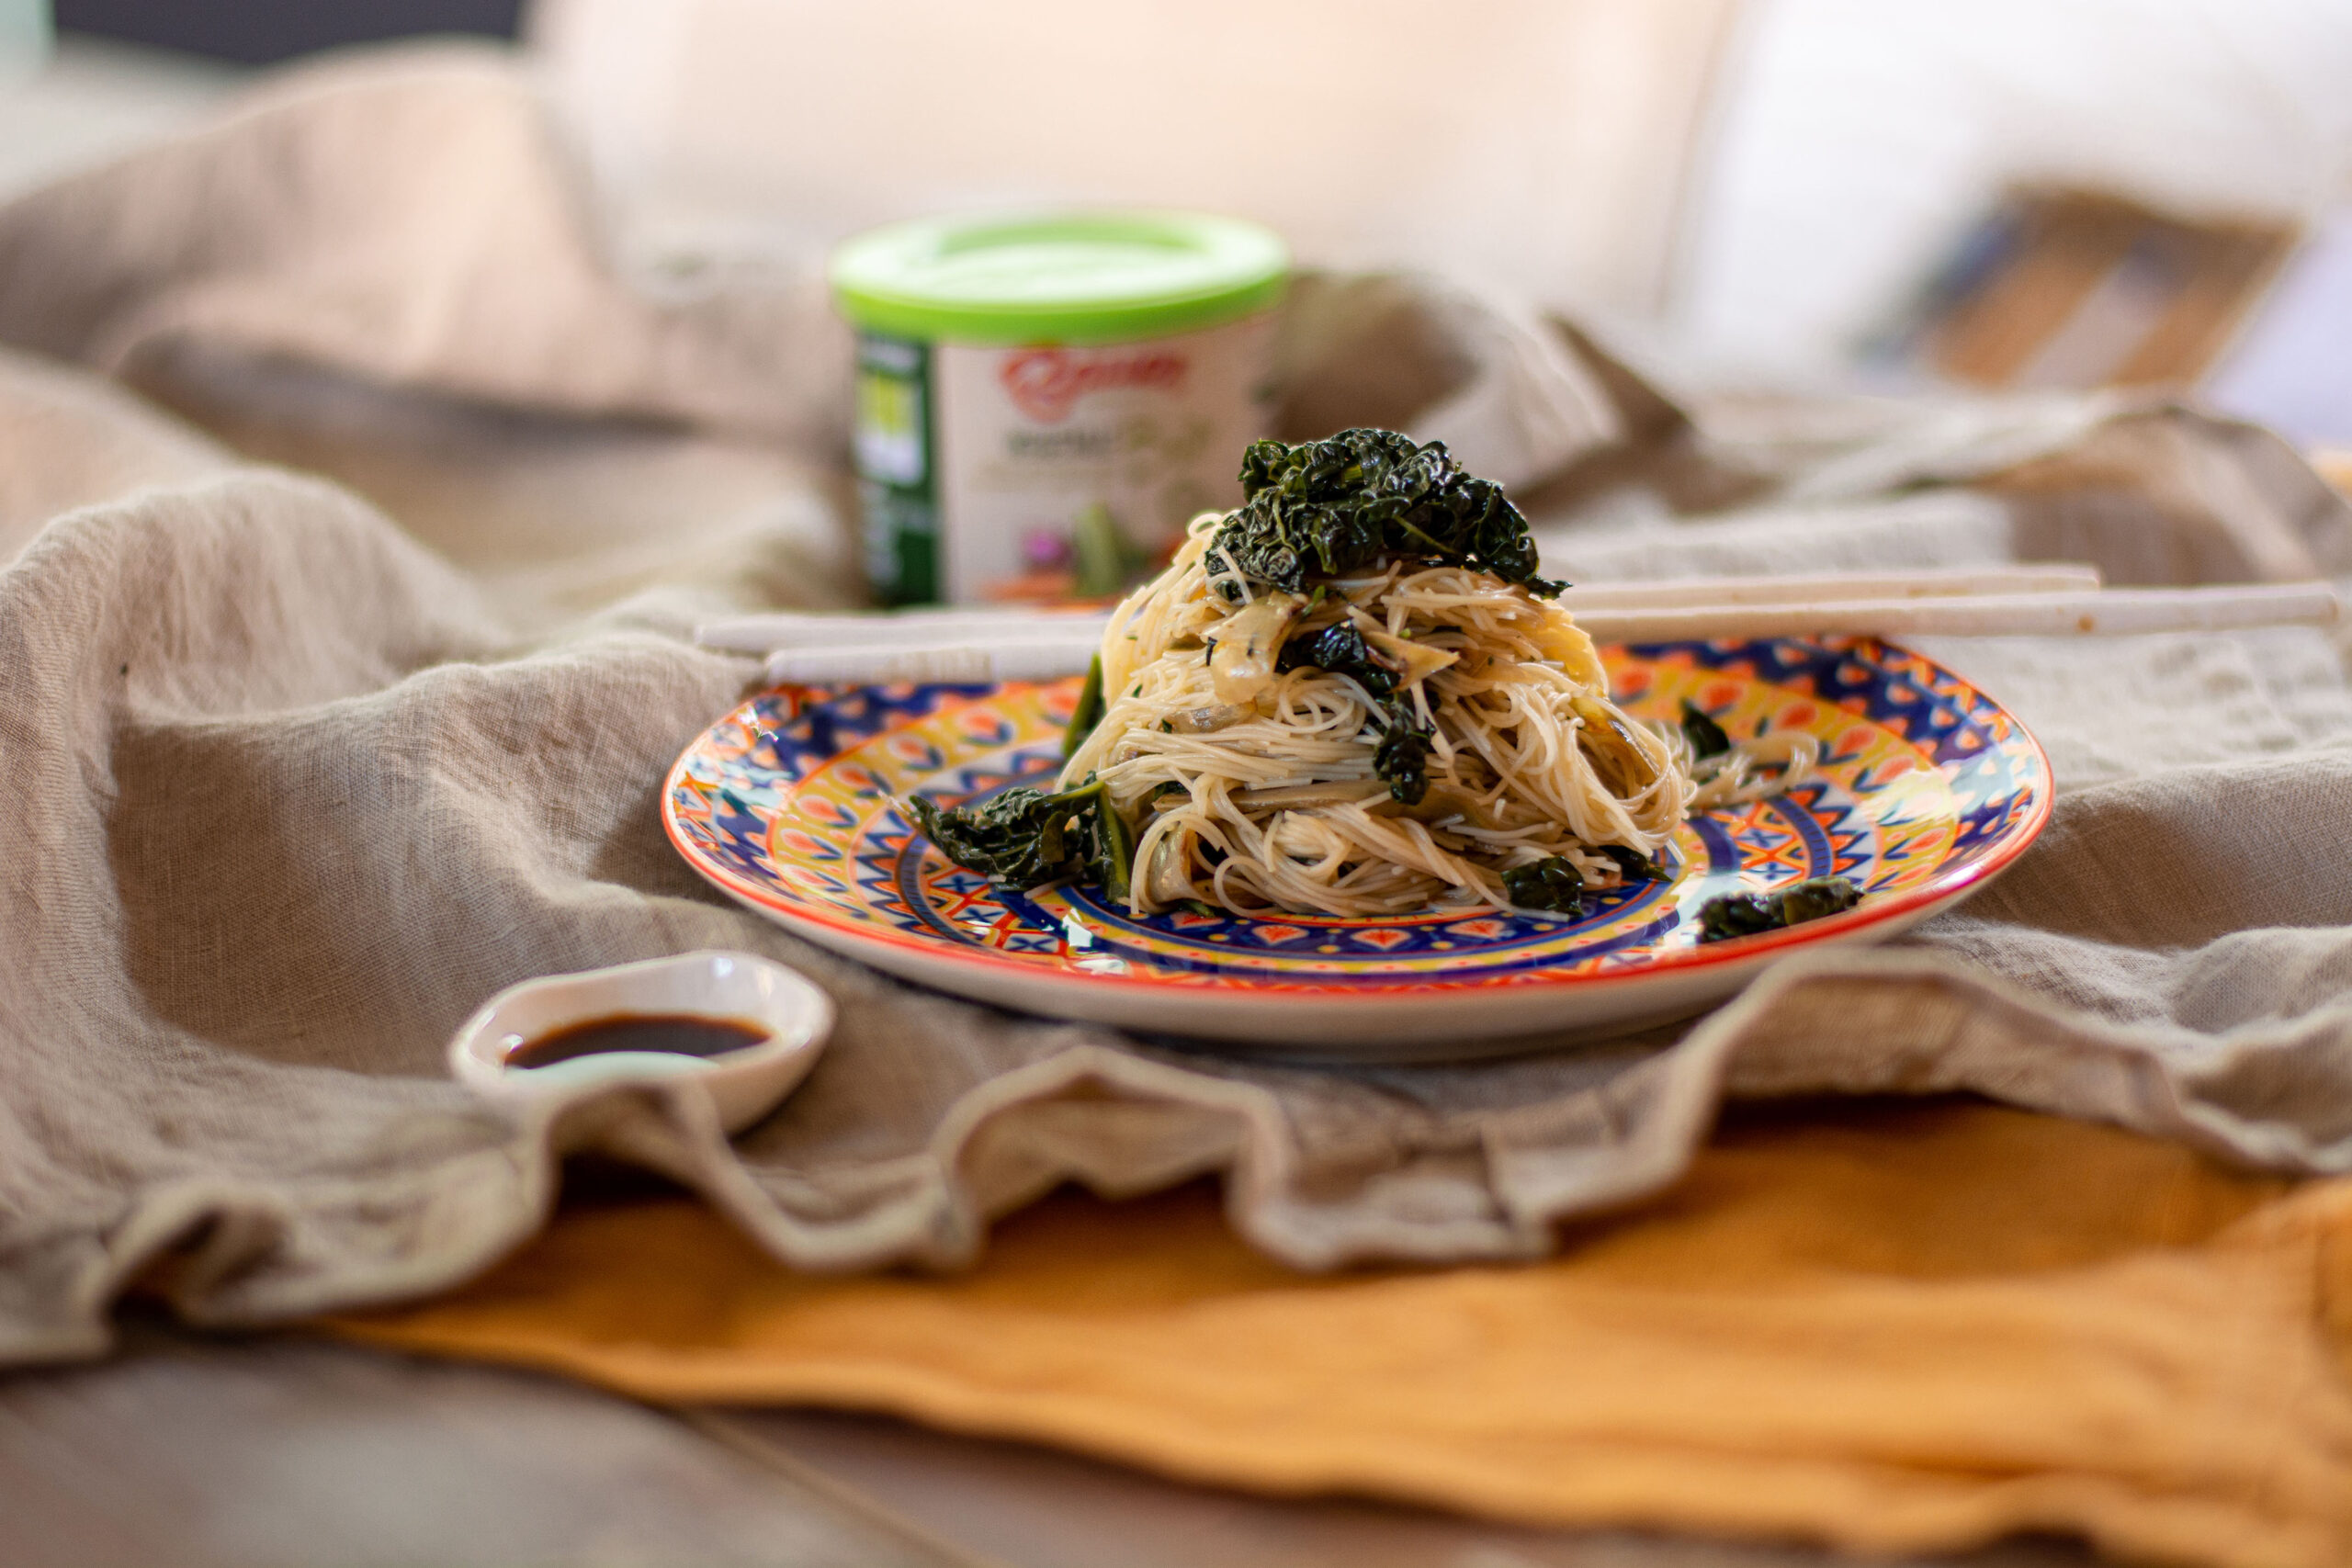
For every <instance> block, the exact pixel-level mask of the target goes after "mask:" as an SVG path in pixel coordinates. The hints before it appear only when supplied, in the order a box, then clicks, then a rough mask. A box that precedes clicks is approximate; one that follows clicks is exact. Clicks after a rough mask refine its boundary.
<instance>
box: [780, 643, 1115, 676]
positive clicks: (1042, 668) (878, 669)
mask: <svg viewBox="0 0 2352 1568" xmlns="http://www.w3.org/2000/svg"><path fill="white" fill-rule="evenodd" d="M1101 645H1102V639H1101V638H1100V637H1088V638H1086V639H1085V640H1083V641H1080V640H1077V639H1075V638H1071V637H1056V638H1032V639H1030V640H1027V641H1023V642H983V643H969V644H960V645H957V646H955V647H929V648H785V649H777V650H776V651H775V652H774V653H772V654H770V655H768V664H767V676H768V681H769V682H770V683H771V684H774V685H778V686H866V685H878V684H882V683H884V682H891V681H918V682H920V681H937V682H946V683H949V684H960V683H962V682H988V681H1054V680H1059V679H1060V678H1061V677H1062V676H1064V675H1083V674H1085V673H1086V667H1087V666H1088V665H1089V664H1091V663H1092V662H1093V660H1094V650H1095V649H1097V648H1098V647H1100V646H1101Z"/></svg>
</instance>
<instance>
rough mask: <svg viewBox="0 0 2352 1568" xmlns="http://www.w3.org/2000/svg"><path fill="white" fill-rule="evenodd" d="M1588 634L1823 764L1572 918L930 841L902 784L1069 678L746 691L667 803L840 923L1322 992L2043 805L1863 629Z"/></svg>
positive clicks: (949, 794) (677, 771)
mask: <svg viewBox="0 0 2352 1568" xmlns="http://www.w3.org/2000/svg"><path fill="white" fill-rule="evenodd" d="M1606 658H1607V660H1608V662H1609V669H1610V676H1611V685H1612V688H1613V690H1614V691H1615V693H1616V694H1617V698H1618V700H1619V701H1620V702H1621V703H1622V704H1623V705H1624V706H1625V707H1626V708H1627V709H1629V710H1630V711H1631V712H1633V713H1634V714H1635V715H1636V716H1644V717H1658V718H1671V717H1672V716H1674V715H1676V714H1677V713H1678V712H1679V705H1680V703H1681V702H1682V700H1683V699H1685V698H1689V699H1690V700H1691V701H1693V702H1696V703H1697V704H1698V705H1700V706H1702V707H1703V708H1705V709H1707V710H1708V711H1709V712H1710V713H1712V714H1713V715H1714V716H1716V718H1717V720H1718V722H1720V723H1722V724H1723V725H1724V728H1726V729H1727V730H1729V731H1730V732H1731V733H1732V734H1734V735H1736V736H1738V735H1753V734H1758V733H1762V732H1764V731H1766V730H1783V729H1792V728H1795V729H1804V730H1807V731H1809V732H1811V733H1812V734H1814V735H1815V736H1817V737H1818V738H1819V739H1820V740H1821V742H1822V752H1823V755H1822V766H1821V768H1820V770H1819V772H1818V773H1817V774H1816V776H1815V778H1814V779H1812V780H1811V781H1809V782H1807V783H1806V784H1803V785H1801V786H1799V787H1798V788H1796V789H1794V790H1792V791H1790V792H1789V793H1788V794H1787V795H1783V796H1781V797H1780V798H1778V799H1775V800H1770V801H1765V802H1760V803H1758V804H1756V805H1752V806H1747V807H1737V808H1735V809H1729V810H1724V811H1716V812H1710V813H1707V814H1705V815H1703V816H1701V817H1699V818H1694V819H1692V820H1691V822H1689V823H1687V824H1685V825H1684V827H1683V828H1682V829H1680V830H1679V832H1678V833H1677V835H1676V837H1675V840H1674V842H1673V844H1672V846H1671V847H1670V849H1669V851H1668V860H1669V862H1670V863H1671V865H1672V867H1673V869H1674V871H1675V876H1674V879H1673V880H1672V881H1671V882H1668V883H1648V884H1642V885H1637V886H1633V887H1629V888H1626V889H1624V890H1623V891H1621V892H1617V893H1612V894H1607V895H1602V896H1600V897H1598V898H1596V899H1594V900H1592V907H1591V908H1590V909H1589V912H1588V913H1587V914H1586V915H1585V916H1584V917H1583V918H1581V919H1577V920H1573V921H1566V920H1560V919H1532V918H1529V917H1525V916H1520V915H1514V914H1510V913H1509V912H1507V911H1501V910H1495V909H1485V908H1481V909H1470V910H1453V911H1450V912H1445V913H1438V912H1424V913H1421V914H1417V915H1413V916H1409V917H1405V918H1399V919H1379V920H1366V919H1331V918H1328V917H1319V916H1305V915H1283V916H1279V917H1275V918H1265V919H1243V918H1239V917H1233V916H1224V915H1202V914H1197V913H1193V912H1191V911H1185V910H1177V911H1171V912H1169V913H1165V914H1158V915H1148V916H1136V915H1131V914H1129V913H1128V912H1127V911H1126V910H1125V909H1124V908H1114V907H1113V906H1111V905H1110V904H1108V903H1106V902H1105V901H1104V900H1103V898H1102V897H1100V896H1099V895H1098V894H1097V893H1096V892H1095V891H1094V890H1092V889H1090V888H1086V887H1065V888H1060V889H1056V890H1051V891H1045V892H1041V893H1038V894H1035V895H1031V894H1024V893H1021V892H1018V891H1015V890H1012V889H1007V888H1002V887H998V886H992V885H990V884H989V882H988V881H986V880H985V879H984V878H981V877H978V876H976V875H974V874H971V873H969V872H967V871H964V870H963V869H961V868H960V867H957V866H955V865H953V864H951V863H948V862H947V861H946V860H945V859H944V857H942V856H941V855H940V854H939V852H937V851H936V850H934V849H933V848H932V847H931V846H930V844H929V842H928V841H927V840H924V839H923V838H922V836H921V835H920V834H918V833H916V832H915V831H914V829H913V828H912V826H911V824H910V822H909V820H908V819H907V818H906V816H905V814H904V813H903V812H902V811H901V809H900V808H899V805H898V801H899V798H900V797H903V796H904V795H908V794H910V793H914V792H918V791H919V792H921V793H923V794H928V795H938V796H941V797H943V798H946V799H952V800H963V799H969V798H977V797H982V796H986V795H989V794H991V793H994V792H995V791H998V790H1001V789H1004V788H1007V787H1010V786H1011V785H1012V784H1019V783H1030V784H1036V783H1043V782H1046V780H1049V779H1050V778H1051V776H1052V775H1053V773H1054V772H1055V770H1056V769H1057V767H1058V766H1059V761H1060V758H1059V739H1060V730H1061V727H1062V725H1063V724H1064V722H1065V721H1066V720H1067V719H1068V717H1069V708H1070V705H1071V703H1072V701H1073V700H1074V699H1075V696H1076V692H1077V684H1078V683H1077V682H1075V681H1074V680H1073V681H1067V682H1054V683H1049V684H1026V683H1013V684H1006V685H1001V686H969V685H921V686H912V685H885V686H870V687H859V688H854V689H851V690H846V691H841V692H829V691H820V690H811V689H807V688H797V687H785V688H779V689H777V690H775V691H772V692H768V693H765V694H762V695H760V696H758V697H755V698H753V699H752V700H751V701H750V702H748V703H746V704H744V705H742V706H741V707H740V708H738V709H737V710H736V711H734V712H733V713H731V714H729V715H728V716H726V717H725V718H723V719H721V720H720V721H719V722H718V724H716V725H715V726H713V727H712V728H711V729H710V730H709V731H707V733H706V734H705V735H704V736H703V737H702V738H701V739H699V740H698V741H696V742H695V744H694V745H693V746H692V747H690V748H689V749H688V750H686V752H685V754H684V756H682V757H681V758H680V759H679V761H678V764H677V766H676V767H675V768H674V769H673V772H672V773H671V776H670V779H669V782H668V784H667V786H666V788H665V790H664V798H663V817H664V820H665V823H666V825H667V826H668V829H669V830H670V834H671V837H672V840H673V842H674V843H675V844H676V845H677V847H678V849H679V850H680V852H682V853H684V855H685V857H686V859H687V860H688V861H689V862H690V863H693V864H694V865H695V868H696V869H697V870H699V871H700V872H702V874H704V875H705V876H707V877H708V878H710V879H711V880H712V881H713V882H715V883H717V884H718V886H721V887H723V888H725V889H727V890H728V891H729V892H730V893H733V894H735V895H736V896H737V897H740V898H742V899H743V900H745V901H746V902H748V903H751V904H752V905H753V906H755V907H757V908H763V909H764V910H767V911H769V912H772V913H774V914H775V915H777V916H779V917H781V918H783V919H786V920H787V921H788V922H789V921H805V922H809V923H812V924H815V925H820V926H824V927H829V928H831V931H832V932H833V933H834V934H835V935H836V936H837V937H851V938H855V939H858V940H860V941H864V942H873V943H879V944H883V945H886V946H899V947H909V946H911V947H918V948H922V949H925V950H929V951H932V952H934V953H961V954H963V955H964V956H967V957H968V958H970V959H974V960H978V961H981V962H987V963H994V964H1016V965H1027V966H1033V967H1036V968H1041V969H1046V970H1051V971H1056V972H1058V973H1060V974H1063V975H1089V976H1105V977H1108V976H1121V977H1125V978H1128V979H1140V980H1146V981H1150V982H1154V983H1159V984H1164V985H1173V986H1182V987H1220V988H1230V987H1242V988H1245V989H1248V990H1250V991H1268V990H1272V991H1300V990H1306V991H1319V992H1324V993H1329V992H1331V991H1333V990H1335V989H1336V990H1349V991H1361V990H1374V991H1377V990H1382V989H1388V988H1404V989H1410V990H1414V991H1425V990H1428V989H1431V988H1454V987H1470V988H1483V987H1497V986H1521V985H1531V984H1550V983H1556V982H1559V981H1562V980H1567V979H1574V978H1577V977H1579V976H1601V975H1608V974H1612V973H1622V972H1626V971H1628V970H1634V969H1642V968H1646V967H1652V966H1656V965H1658V964H1675V963H1678V962H1688V961H1691V960H1692V959H1695V958H1696V957H1697V956H1698V955H1697V954H1696V953H1695V952H1694V951H1693V950H1694V949H1695V946H1696V942H1697V930H1696V924H1697V922H1696V910H1697V908H1698V906H1699V905H1700V904H1701V903H1702V902H1703V901H1704V900H1706V899H1708V898H1711V897H1714V896H1715V895H1717V894H1719V893H1723V892H1727V891H1733V890H1738V889H1762V888H1770V887H1774V886H1781V885H1784V884H1786V883H1790V882H1794V881H1798V880H1801V879H1803V878H1804V877H1808V876H1818V875H1824V874H1830V873H1838V874H1845V875H1848V876H1851V877H1853V878H1854V879H1855V881H1856V882H1857V883H1859V884H1860V886H1862V888H1863V890H1864V892H1865V893H1866V894H1867V895H1868V896H1869V897H1866V898H1865V900H1864V902H1863V904H1862V906H1861V908H1860V909H1859V910H1857V911H1855V912H1854V913H1852V914H1849V915H1847V916H1842V917H1838V921H1852V920H1855V919H1858V918H1861V917H1864V916H1866V915H1867V914H1868V913H1869V911H1871V909H1872V908H1874V907H1879V908H1884V907H1887V906H1889V905H1890V904H1892V903H1894V902H1902V903H1906V904H1907V903H1915V902H1917V901H1918V900H1919V899H1920V898H1921V897H1928V896H1933V895H1936V894H1938V893H1939V892H1942V891H1946V890H1956V889H1958V888H1959V887H1962V886H1966V885H1967V884H1969V883H1971V882H1973V881H1974V880H1975V879H1976V878H1977V877H1978V876H1980V875H1982V874H1986V873H1987V872H1989V871H1990V870H1992V869H1996V868H1997V866H1998V865H1999V864H2001V863H2006V861H2007V859H2009V858H2010V857H2012V856H2013V855H2014V854H2016V853H2017V852H2018V850H2020V849H2021V848H2022V846H2023V843H2024V841H2025V840H2030V838H2031V837H2032V835H2033V833H2034V832H2035V831H2037V830H2038V829H2039V828H2040V826H2041V819H2042V818H2043V817H2044V816H2046V814H2047V810H2048V799H2049V780H2048V774H2047V766H2048V765H2047V762H2046V761H2044V759H2043V756H2042V753H2041V748H2040V746H2039V745H2038V744H2036V743H2035V741H2034V740H2033V739H2032V737H2031V736H2030V735H2029V734H2028V733H2027V732H2026V731H2025V729H2024V728H2023V727H2022V726H2020V725H2018V723H2017V721H2016V720H2015V719H2014V718H2012V717H2011V716H2009V715H2008V714H2007V712H2005V711H2004V710H2003V709H2002V708H2001V707H2000V706H1999V705H1997V704H1996V703H1994V702H1993V701H1992V700H1991V699H1989V698H1987V697H1986V696H1985V695H1984V694H1982V693H1980V692H1978V691H1977V690H1976V689H1975V688H1973V686H1971V685H1969V684H1968V683H1967V682H1964V681H1962V680H1961V679H1960V678H1959V677H1958V676H1956V675H1954V674H1952V673H1951V671H1947V670H1944V669H1943V668H1941V667H1940V666H1939V665H1937V664H1935V663H1933V662H1932V661H1930V660H1926V659H1923V658H1920V657H1918V656H1917V655H1916V654H1911V653H1908V652H1906V651H1905V650H1903V649H1897V648H1894V647H1891V646H1889V645H1886V644H1883V643H1880V642H1877V641H1875V640H1874V639H1869V638H1835V639H1825V640H1821V641H1812V640H1795V639H1773V640H1766V641H1752V642H1722V643H1714V642H1708V643H1675V644H1665V645H1649V646H1641V647H1634V648H1630V649H1611V650H1607V653H1606ZM1834 923H1837V922H1836V921H1833V922H1824V925H1829V924H1834ZM1808 929H1811V928H1808Z"/></svg>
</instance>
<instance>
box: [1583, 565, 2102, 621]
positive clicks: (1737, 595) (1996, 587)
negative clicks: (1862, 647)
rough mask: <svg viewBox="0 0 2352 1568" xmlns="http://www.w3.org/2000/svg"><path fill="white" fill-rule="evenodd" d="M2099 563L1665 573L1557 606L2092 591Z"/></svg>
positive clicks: (1602, 585) (1590, 589) (1599, 588)
mask: <svg viewBox="0 0 2352 1568" xmlns="http://www.w3.org/2000/svg"><path fill="white" fill-rule="evenodd" d="M2099 581H2100V579H2099V574H2098V568H2097V567H2095V566H2082V565H2077V564H2075V563H2074V562H2070V561H2059V562H2055V563H2052V564H2051V565H2048V566H1996V567H1979V568H1973V569H1963V570H1933V571H1899V572H1897V571H1830V572H1821V573H1818V574H1815V575H1811V576H1804V577H1671V578H1660V579H1657V580H1654V581H1641V582H1579V583H1577V584H1575V585H1574V586H1572V587H1570V588H1569V589H1567V590H1566V592H1563V593H1562V594H1561V595H1560V603H1561V604H1564V605H1566V607H1567V608H1568V609H1570V610H1572V611H1576V612H1578V614H1577V620H1578V621H1579V622H1581V621H1582V620H1583V619H1584V615H1583V614H1582V612H1583V611H1585V610H1587V609H1602V608H1607V609H1619V608H1640V609H1645V610H1647V609H1657V610H1666V609H1673V608H1677V607H1679V606H1684V605H1713V604H1804V603H1807V602H1813V601H1819V602H1823V603H1842V602H1845V601H1848V600H1856V599H1861V600H1874V599H1948V598H1962V597H1970V596H1977V595H1985V594H1995V593H2068V592H2073V593H2095V592H2098V588H2099Z"/></svg>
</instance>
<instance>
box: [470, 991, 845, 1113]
mask: <svg viewBox="0 0 2352 1568" xmlns="http://www.w3.org/2000/svg"><path fill="white" fill-rule="evenodd" d="M625 1014H639V1015H659V1014H684V1015H689V1016H696V1017H701V1018H707V1019H709V1020H712V1021H717V1022H725V1023H741V1024H744V1025H748V1026H750V1027H752V1028H754V1029H759V1030H762V1031H764V1032H765V1037H764V1038H763V1039H758V1040H753V1041H751V1042H750V1043H746V1044H744V1045H742V1046H741V1047H739V1048H737V1049H734V1050H730V1051H723V1052H720V1053H719V1054H718V1055H710V1056H690V1055H680V1054H678V1053H676V1052H672V1051H600V1052H596V1053H594V1055H583V1056H574V1057H571V1058H570V1059H569V1060H565V1061H560V1062H551V1063H549V1064H548V1065H547V1066H537V1067H527V1066H510V1065H509V1064H508V1061H507V1058H508V1056H509V1055H510V1054H511V1053H512V1052H514V1051H515V1049H516V1048H517V1047H519V1046H521V1045H523V1044H525V1043H527V1042H529V1041H534V1040H537V1039H540V1038H541V1037H543V1036H545V1035H548V1034H552V1033H554V1032H557V1031H559V1030H562V1029H568V1028H571V1027H572V1026H574V1025H578V1024H583V1023H587V1022H590V1021H594V1020H598V1019H607V1018H613V1017H616V1016H618V1015H625ZM832 1027H833V1002H832V998H831V997H828V996H827V995H825V993H824V992H823V991H821V990H819V989H818V988H817V987H816V986H815V985H814V984H813V983H812V982H811V981H810V980H809V978H808V977H807V976H804V975H801V974H799V973H798V972H797V971H796V970H792V969H787V968H786V967H785V966H784V965H783V964H775V963H771V962H769V961H768V960H767V959H764V958H761V957H758V956H757V955H755V954H752V953H717V952H711V953H680V954H678V955H677V956H676V957H674V958H650V959H646V960H645V961H643V962H641V963H637V964H616V965H614V966H613V967H612V968H609V969H590V970H587V971H585V972H583V973H582V974H577V975H549V976H544V977H543V978H540V979H537V980H526V981H525V982H523V983H522V984H521V985H519V986H512V987H508V988H507V989H505V990H503V991H501V992H499V993H498V995H496V996H494V997H492V998H490V1000H489V1001H488V1002H486V1003H484V1004H483V1005H482V1009H481V1011H480V1012H477V1013H475V1014H474V1015H473V1017H472V1018H470V1019H469V1020H467V1021H466V1025H465V1027H464V1028H462V1029H460V1030H458V1033H457V1037H456V1038H455V1039H453V1040H451V1041H450V1042H449V1070H450V1071H451V1072H452V1073H454V1074H456V1075H457V1077H458V1082H460V1083H462V1084H465V1085H466V1086H467V1087H469V1088H470V1089H474V1090H475V1091H477V1092H478V1093H481V1094H485V1095H489V1096H491V1097H492V1098H496V1099H509V1098H537V1097H542V1096H549V1095H554V1096H560V1097H561V1098H564V1099H571V1098H573V1097H575V1096H577V1095H578V1094H579V1093H580V1092H581V1091H582V1090H584V1089H591V1088H598V1087H603V1086H606V1085H612V1084H650V1083H657V1082H661V1083H668V1082H677V1081H691V1082H693V1083H695V1085H697V1086H699V1087H700V1088H702V1089H706V1090H707V1092H708V1093H709V1095H710V1099H711V1103H712V1105H713V1107H714V1108H715V1109H716V1110H717V1111H718V1120H719V1122H720V1123H721V1124H722V1125H724V1126H725V1127H726V1129H727V1131H728V1132H729V1133H730V1134H731V1133H740V1132H741V1131H742V1130H743V1129H744V1128H746V1127H748V1126H750V1125H752V1123H753V1122H757V1121H758V1120H760V1118H762V1117H763V1116H765V1115H766V1114H767V1113H768V1112H769V1111H773V1110H775V1107H776V1106H777V1104H779V1103H780V1102H781V1101H782V1100H783V1099H784V1097H785V1096H786V1095H787V1094H790V1093H791V1092H792V1090H793V1089H794V1088H795V1087H797V1085H798V1084H799V1082H800V1080H801V1079H802V1078H803V1077H807V1076H808V1073H809V1068H810V1067H812V1066H815V1065H816V1061H817V1056H818V1054H819V1053H820V1051H822V1050H823V1049H824V1045H825V1037H826V1036H827V1035H828V1034H830V1033H831V1032H832Z"/></svg>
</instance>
